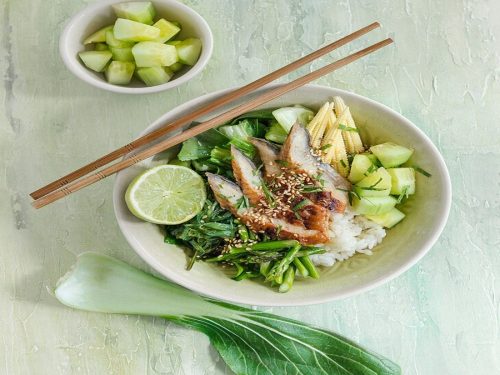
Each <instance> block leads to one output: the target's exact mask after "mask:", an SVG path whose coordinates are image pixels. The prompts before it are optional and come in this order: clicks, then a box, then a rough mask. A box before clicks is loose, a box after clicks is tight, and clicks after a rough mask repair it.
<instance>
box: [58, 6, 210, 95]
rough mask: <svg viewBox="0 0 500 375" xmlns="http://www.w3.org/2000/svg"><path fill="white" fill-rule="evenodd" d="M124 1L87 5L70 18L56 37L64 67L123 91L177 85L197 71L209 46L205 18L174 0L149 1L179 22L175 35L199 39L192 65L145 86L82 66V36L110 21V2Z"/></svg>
mask: <svg viewBox="0 0 500 375" xmlns="http://www.w3.org/2000/svg"><path fill="white" fill-rule="evenodd" d="M123 2H127V1H126V0H105V1H99V2H97V3H94V4H91V5H89V6H88V7H87V8H85V9H83V10H82V11H80V12H78V13H77V14H76V15H75V16H73V18H71V19H70V20H69V21H68V23H67V24H66V27H65V28H64V31H63V33H62V34H61V38H60V40H59V53H60V54H61V58H62V59H63V61H64V64H65V65H66V67H67V68H68V69H69V70H70V71H71V72H72V73H73V74H74V75H76V76H77V77H78V78H80V79H81V80H83V81H85V82H87V83H89V84H91V85H93V86H95V87H98V88H100V89H103V90H108V91H113V92H118V93H123V94H149V93H153V92H159V91H164V90H168V89H171V88H173V87H177V86H179V85H181V84H183V83H185V82H187V81H189V80H190V79H191V78H193V77H195V76H196V75H197V74H198V73H200V72H201V71H202V70H203V68H204V67H205V65H206V64H207V63H208V60H209V59H210V56H211V55H212V50H213V36H212V31H211V30H210V27H209V26H208V24H207V22H206V21H205V20H204V19H203V17H201V16H200V15H199V14H198V13H196V12H195V11H194V10H192V9H191V8H189V7H188V6H186V5H184V4H182V3H180V2H179V1H176V0H154V1H152V3H153V5H154V7H155V9H156V14H157V17H164V18H166V19H167V20H175V21H178V22H180V24H181V25H182V30H181V32H180V33H179V35H178V37H179V38H180V39H185V38H189V37H195V38H199V39H200V40H201V43H202V50H201V54H200V58H199V59H198V61H197V62H196V64H195V65H194V66H192V67H184V68H183V70H181V71H179V72H177V73H176V74H175V76H174V77H173V78H172V80H170V81H169V82H167V83H164V84H162V85H158V86H151V87H147V86H145V85H144V84H143V83H142V82H139V81H138V80H136V79H133V80H132V82H131V83H130V84H129V85H126V86H119V85H112V84H110V83H108V82H106V80H105V78H104V75H103V74H102V73H96V72H94V71H92V70H90V69H88V68H86V67H85V66H84V65H83V64H82V62H81V61H80V59H79V57H78V52H81V51H84V50H85V46H84V45H83V40H84V39H85V38H86V37H87V36H89V35H90V34H92V33H93V32H95V31H97V30H99V29H100V28H102V27H104V26H107V25H110V24H113V23H114V21H115V20H116V15H115V14H114V12H113V9H112V8H111V5H112V4H117V3H123Z"/></svg>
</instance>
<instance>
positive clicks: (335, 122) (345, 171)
mask: <svg viewBox="0 0 500 375" xmlns="http://www.w3.org/2000/svg"><path fill="white" fill-rule="evenodd" d="M328 117H329V118H328V127H327V131H326V133H325V136H324V137H323V140H322V142H321V150H322V156H321V159H322V160H323V161H324V162H325V163H329V164H330V165H331V166H332V167H333V168H335V169H336V170H337V172H339V173H340V174H341V175H342V176H344V177H347V176H348V175H349V161H348V159H347V152H346V146H345V143H344V139H343V137H342V130H340V129H339V124H340V123H341V122H342V121H344V120H345V116H343V115H341V116H340V117H338V118H336V117H335V114H334V112H333V110H332V111H330V112H329V116H328Z"/></svg>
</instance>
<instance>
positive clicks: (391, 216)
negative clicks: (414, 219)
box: [366, 207, 406, 229]
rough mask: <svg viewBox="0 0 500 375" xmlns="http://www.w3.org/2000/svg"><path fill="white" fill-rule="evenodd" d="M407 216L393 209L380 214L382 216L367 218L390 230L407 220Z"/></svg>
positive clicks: (369, 216)
mask: <svg viewBox="0 0 500 375" xmlns="http://www.w3.org/2000/svg"><path fill="white" fill-rule="evenodd" d="M405 216H406V215H405V214H404V213H402V212H401V211H399V210H398V209H397V208H395V207H394V208H393V209H391V210H390V211H388V212H386V213H384V214H380V215H366V218H367V219H369V220H371V221H374V222H375V223H377V224H380V225H382V226H383V227H385V228H387V229H390V228H392V227H393V226H395V225H396V224H397V223H399V222H400V221H401V220H403V219H404V218H405Z"/></svg>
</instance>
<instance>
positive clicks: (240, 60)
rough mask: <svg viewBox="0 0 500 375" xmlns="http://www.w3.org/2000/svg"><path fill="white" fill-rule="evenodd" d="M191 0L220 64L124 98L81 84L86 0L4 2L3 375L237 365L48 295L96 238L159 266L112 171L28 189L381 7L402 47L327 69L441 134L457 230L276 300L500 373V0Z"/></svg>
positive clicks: (306, 315) (365, 336)
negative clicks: (376, 271) (414, 251)
mask: <svg viewBox="0 0 500 375" xmlns="http://www.w3.org/2000/svg"><path fill="white" fill-rule="evenodd" d="M185 3H186V4H188V5H190V6H192V7H193V8H194V9H195V10H197V11H198V12H199V13H200V14H201V15H202V16H204V17H205V18H206V20H207V21H208V22H209V24H210V25H211V27H212V30H213V33H214V37H215V50H214V55H213V58H212V60H211V61H210V63H209V65H208V66H207V68H206V69H205V71H204V72H203V73H202V74H201V75H200V76H198V77H197V78H195V79H194V80H193V81H192V82H189V83H188V84H185V85H184V86H181V87H180V88H178V89H175V90H172V91H169V92H164V93H159V94H153V95H143V96H125V95H119V94H113V93H108V92H104V91H99V90H98V89H96V88H94V87H91V86H88V85H87V84H85V83H83V82H81V81H79V80H78V79H77V78H75V77H74V76H72V75H71V74H70V73H69V72H68V71H67V70H66V69H65V67H64V66H63V64H62V62H61V60H60V58H59V54H58V45H57V44H58V38H59V33H60V31H61V30H62V28H63V26H64V23H65V21H66V20H67V19H68V18H69V17H70V16H72V15H73V14H74V13H76V12H77V11H78V10H80V9H81V8H83V7H84V6H85V5H86V2H85V1H71V2H69V1H62V0H58V1H50V2H48V1H45V2H43V1H40V0H33V1H27V0H17V1H13V0H10V1H9V0H4V1H1V2H0V17H1V20H2V22H1V26H0V27H1V30H2V31H1V34H0V39H1V41H0V42H1V44H0V72H1V76H2V81H3V82H2V85H1V87H0V105H1V107H2V108H1V110H0V238H1V246H0V250H1V255H0V373H1V374H9V375H10V374H16V375H17V374H120V375H126V374H186V375H196V374H207V375H208V374H228V373H230V372H229V370H227V369H226V368H225V366H224V364H223V362H222V361H221V360H220V359H219V358H218V356H217V354H216V352H215V351H214V350H213V349H211V348H210V347H209V344H208V340H207V339H205V338H204V337H203V336H202V335H200V334H198V333H194V332H191V331H186V330H184V329H181V328H179V327H176V326H174V325H172V324H169V323H167V322H165V321H163V320H161V319H152V318H138V317H124V316H111V315H99V314H93V313H84V312H78V311H72V310H70V309H67V308H65V307H63V306H61V305H59V304H58V303H57V302H56V301H55V299H54V298H53V297H52V296H51V294H50V293H49V292H48V290H47V288H51V287H52V286H53V285H54V284H55V282H56V280H57V279H58V278H59V276H60V275H61V274H63V273H64V272H65V271H66V270H67V269H68V268H69V266H70V265H71V264H72V263H73V262H74V260H75V256H76V255H77V254H79V253H81V252H83V251H87V250H95V251H100V252H103V253H106V254H110V255H114V256H117V257H119V258H121V259H123V260H125V261H128V262H130V263H133V264H135V265H138V266H140V267H143V268H144V267H146V266H145V264H144V263H143V262H142V261H141V260H140V259H139V258H138V257H137V256H136V255H135V253H134V252H133V251H132V250H131V249H130V247H129V246H128V245H127V243H126V242H125V240H124V238H123V237H122V235H121V233H120V231H119V229H118V226H117V224H116V222H115V219H114V214H113V208H112V202H111V188H112V183H113V181H112V180H111V179H109V180H107V181H104V182H101V183H100V184H98V185H95V186H93V187H91V188H89V189H86V190H85V191H82V192H80V193H78V194H75V195H74V196H72V197H70V198H68V199H66V200H64V201H60V202H58V203H56V204H54V205H52V206H50V207H47V208H45V209H43V210H40V211H35V210H34V209H32V208H31V207H30V200H29V199H28V193H29V192H30V191H32V190H34V189H35V188H37V187H39V186H41V185H42V184H43V183H46V182H48V181H49V180H52V179H54V178H56V177H59V176H60V175H62V174H64V173H66V172H68V171H70V170H73V169H75V168H76V167H79V166H80V165H82V164H83V163H85V162H88V161H90V160H93V159H95V158H96V157H97V156H100V155H101V154H103V153H104V152H105V151H108V150H111V149H113V148H116V147H117V146H120V145H122V144H124V143H126V142H127V141H129V140H130V139H131V138H133V137H134V136H135V135H136V134H137V133H138V132H139V131H141V130H142V129H143V128H144V127H145V126H146V125H147V124H149V123H150V122H152V121H153V120H154V119H156V118H157V117H159V116H160V115H161V114H162V113H164V112H165V111H168V110H169V109H171V108H173V107H175V106H176V105H177V104H179V103H182V102H184V101H186V100H188V99H191V98H194V97H196V96H198V95H200V94H203V93H207V92H211V91H214V90H217V89H222V88H226V87H230V86H236V85H239V84H242V83H245V82H248V81H250V80H253V79H255V78H257V77H259V76H260V75H262V74H264V73H266V72H268V71H270V70H273V69H276V68H278V67H280V66H281V65H283V64H285V63H286V62H289V61H290V60H292V59H295V58H297V57H299V56H301V55H303V54H305V53H308V52H310V51H312V50H314V49H316V48H318V47H319V46H322V45H324V44H325V43H327V42H329V41H333V40H335V39H337V38H338V37H340V36H343V35H345V34H347V33H349V32H350V31H353V30H354V29H357V28H358V27H361V26H364V25H366V24H368V23H370V22H372V21H374V20H378V21H380V22H381V23H382V25H383V29H382V30H379V31H376V32H374V33H373V35H370V36H369V37H368V38H367V40H368V41H375V40H377V39H379V38H381V37H382V36H385V35H387V34H389V35H391V36H394V38H395V40H396V45H395V47H393V48H386V49H384V50H383V51H381V52H379V53H377V54H376V55H373V56H370V57H369V58H366V59H364V60H363V61H360V62H357V63H355V64H353V65H352V66H350V67H348V68H345V69H342V70H340V71H338V72H337V73H335V74H332V75H329V76H328V77H325V78H322V79H320V80H319V81H318V83H320V84H324V85H331V86H334V87H338V88H342V89H347V90H350V91H354V92H357V93H359V94H362V95H365V96H368V97H370V98H372V99H375V100H377V101H380V102H382V103H384V104H387V105H388V106H390V107H392V108H394V109H395V110H397V111H399V112H401V113H402V114H403V115H404V116H406V117H408V118H409V119H410V120H412V121H413V122H415V123H416V124H417V125H418V126H419V127H420V128H421V129H423V130H424V131H425V132H426V133H427V134H428V135H429V136H430V137H431V139H432V140H433V141H434V142H435V144H436V145H437V146H438V148H439V149H440V151H441V152H442V153H443V155H444V157H445V159H446V162H447V164H448V167H449V169H450V173H451V177H452V182H453V194H454V199H453V206H452V211H451V215H450V219H449V222H448V225H447V228H446V229H445V231H444V233H443V235H442V237H441V239H440V240H439V241H438V243H437V244H436V246H434V248H433V249H432V250H431V251H430V253H429V254H428V255H427V256H426V257H425V258H424V259H423V260H422V261H421V262H420V263H418V264H417V265H416V266H415V267H413V268H412V269H411V270H410V271H408V272H407V273H405V274H404V275H402V276H400V277H399V278H397V279H396V280H394V281H392V282H390V283H388V284H385V285H384V286H382V287H379V288H377V289H375V290H373V291H371V292H368V293H365V294H362V295H359V296H357V297H353V298H349V299H345V300H342V301H337V302H332V303H328V304H324V305H320V306H311V307H301V308H281V309H279V308H274V309H272V311H273V312H275V313H278V314H282V315H286V316H289V317H292V318H296V319H301V320H304V321H307V322H309V323H312V324H316V325H318V326H321V327H324V328H328V329H331V330H334V331H336V332H339V333H341V334H344V335H346V336H348V337H350V338H352V339H354V340H356V341H358V342H360V343H361V344H363V345H366V346H367V347H369V348H371V349H373V350H375V351H377V352H379V353H381V354H384V355H386V356H388V357H390V358H391V359H393V360H395V361H396V362H398V363H399V364H400V365H401V366H402V368H403V370H404V373H405V374H421V375H429V374H430V375H433V374H439V375H442V374H451V375H457V374H464V375H465V374H488V375H489V374H495V373H500V359H499V358H500V356H499V354H498V353H499V352H500V337H499V318H500V315H499V314H500V313H499V306H500V304H499V293H500V292H499V289H500V281H499V280H500V236H499V233H500V214H499V208H500V195H499V189H500V175H499V173H500V162H499V159H500V158H499V157H500V152H499V146H500V126H499V124H498V121H499V118H500V105H499V103H500V57H499V54H500V20H499V18H498V17H499V16H498V15H499V14H500V3H499V2H498V1H494V0H490V1H480V0H478V1H471V0H464V1H454V0H443V1H439V2H436V1H418V0H407V1H397V2H396V1H389V0H382V1H377V2H375V1H368V0H364V1H338V2H337V1H326V0H324V1H312V0H311V1H285V0H281V1H271V0H267V1H264V0H260V1H229V0H227V1H222V0H216V1H201V0H190V1H185ZM362 45H364V43H363V42H358V43H354V45H353V47H351V48H344V49H342V52H344V53H345V52H347V51H349V50H351V49H353V48H355V47H360V46H362ZM333 55H334V56H339V54H338V53H335V54H333ZM326 61H327V59H323V60H322V61H320V62H317V63H314V64H313V67H318V66H320V65H321V64H322V63H324V62H326ZM295 76H296V74H293V75H292V77H295ZM269 310H271V309H269Z"/></svg>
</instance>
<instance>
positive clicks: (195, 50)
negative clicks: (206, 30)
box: [175, 38, 201, 65]
mask: <svg viewBox="0 0 500 375" xmlns="http://www.w3.org/2000/svg"><path fill="white" fill-rule="evenodd" d="M175 48H177V54H178V55H179V61H180V62H181V63H183V64H186V65H194V64H195V63H196V61H198V57H200V52H201V40H199V39H196V38H188V39H185V40H183V41H181V42H180V43H178V44H177V45H176V46H175Z"/></svg>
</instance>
